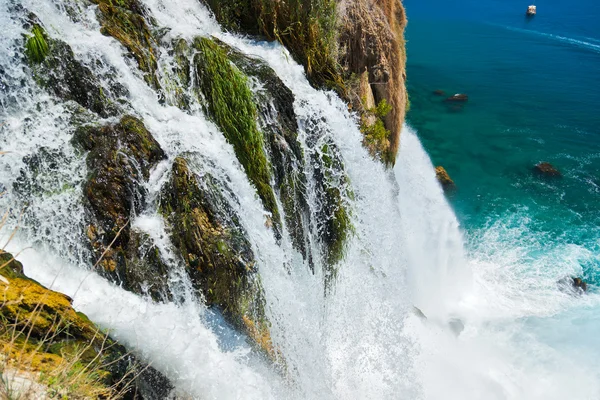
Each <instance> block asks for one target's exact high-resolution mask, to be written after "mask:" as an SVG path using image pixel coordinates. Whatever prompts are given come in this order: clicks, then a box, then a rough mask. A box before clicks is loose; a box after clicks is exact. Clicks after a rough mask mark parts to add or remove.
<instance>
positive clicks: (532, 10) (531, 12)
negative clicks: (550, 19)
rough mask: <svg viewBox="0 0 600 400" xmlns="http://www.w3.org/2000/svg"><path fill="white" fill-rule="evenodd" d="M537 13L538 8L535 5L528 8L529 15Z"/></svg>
mask: <svg viewBox="0 0 600 400" xmlns="http://www.w3.org/2000/svg"><path fill="white" fill-rule="evenodd" d="M536 13H537V7H536V6H534V5H531V6H529V7H527V15H535V14H536Z"/></svg>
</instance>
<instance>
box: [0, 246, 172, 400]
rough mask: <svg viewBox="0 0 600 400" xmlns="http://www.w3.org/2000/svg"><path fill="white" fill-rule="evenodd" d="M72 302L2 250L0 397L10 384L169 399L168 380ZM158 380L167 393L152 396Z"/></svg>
mask: <svg viewBox="0 0 600 400" xmlns="http://www.w3.org/2000/svg"><path fill="white" fill-rule="evenodd" d="M71 302H72V300H71V299H70V298H69V297H68V296H66V295H63V294H61V293H58V292H55V291H52V290H49V289H47V288H45V287H44V286H42V285H40V284H39V283H37V282H36V281H34V280H31V279H29V278H28V277H27V276H25V275H24V273H23V265H22V264H21V263H20V262H18V261H16V260H14V258H13V256H12V255H11V254H9V253H6V252H4V251H2V250H0V320H1V321H2V324H0V370H1V371H2V375H3V377H2V383H1V384H0V395H2V394H3V389H7V388H8V389H10V390H12V391H13V392H12V394H13V395H15V394H17V393H18V394H20V395H22V396H23V397H22V398H30V396H33V397H35V395H40V396H41V395H48V396H51V397H60V398H108V397H110V398H112V397H113V396H116V395H120V396H121V398H124V399H138V400H142V399H144V398H146V399H156V398H166V397H167V394H168V391H169V390H170V389H172V386H171V385H170V383H169V382H168V380H167V379H166V378H165V377H164V376H163V375H161V374H160V373H158V372H157V371H156V370H154V369H152V368H151V367H149V366H144V365H142V364H140V363H139V362H138V361H136V359H135V356H133V355H132V354H130V353H129V352H128V351H127V349H126V348H125V347H123V346H121V345H120V344H118V343H117V342H115V341H114V340H113V339H111V338H110V337H108V336H107V335H106V334H105V333H103V332H102V331H101V330H100V329H99V328H98V327H96V326H95V325H94V324H93V323H92V322H91V321H90V320H89V319H88V318H87V317H86V316H85V315H84V314H82V313H79V312H77V311H75V310H74V309H73V307H72V305H71ZM12 380H14V386H13V382H12ZM153 382H160V383H161V384H162V385H164V386H165V388H166V391H162V393H163V396H162V397H151V396H153V395H154V394H156V393H161V392H160V391H159V390H158V388H156V389H152V387H155V386H156V385H154V384H153ZM169 388H170V389H169ZM15 392H17V393H15ZM144 393H147V394H150V396H145V394H144ZM20 398H21V397H20ZM35 398H37V397H35ZM44 398H45V397H44Z"/></svg>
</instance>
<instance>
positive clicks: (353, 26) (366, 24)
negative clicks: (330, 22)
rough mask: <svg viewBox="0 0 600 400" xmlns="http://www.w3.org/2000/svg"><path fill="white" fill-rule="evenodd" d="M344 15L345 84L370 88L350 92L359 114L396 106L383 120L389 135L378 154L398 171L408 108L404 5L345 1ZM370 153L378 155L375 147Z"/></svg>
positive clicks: (341, 21)
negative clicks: (352, 81)
mask: <svg viewBox="0 0 600 400" xmlns="http://www.w3.org/2000/svg"><path fill="white" fill-rule="evenodd" d="M338 15H339V48H340V50H339V60H340V63H341V65H342V69H343V74H344V76H345V77H346V79H345V80H346V81H348V78H349V77H351V76H356V77H358V78H359V79H360V80H361V82H362V81H363V80H364V81H366V82H367V83H368V84H367V85H365V84H364V83H363V84H361V85H359V86H358V87H353V86H349V93H348V97H349V99H350V101H351V104H352V106H353V108H354V109H355V110H356V111H358V112H359V113H364V112H365V111H366V110H369V109H372V108H373V106H374V105H378V104H380V102H382V101H384V100H385V101H386V102H387V104H389V105H390V106H391V109H390V110H389V112H388V113H387V114H386V115H384V116H380V117H379V118H380V119H381V120H382V122H383V124H384V126H385V129H386V130H387V131H388V134H387V137H385V138H382V139H380V141H381V142H383V143H382V144H380V145H379V146H377V147H379V148H377V147H375V149H376V150H377V151H376V152H377V153H378V155H379V156H380V157H381V159H382V160H383V161H384V162H385V163H386V164H388V165H393V164H394V163H395V160H396V153H397V151H398V146H399V144H400V131H401V129H402V124H403V122H404V115H405V113H406V107H407V104H408V95H407V91H406V84H405V81H406V71H405V67H406V51H405V48H404V28H405V27H406V14H405V12H404V8H403V7H402V4H401V3H400V1H398V0H384V1H375V0H341V1H339V3H338ZM369 99H373V100H372V102H373V103H372V104H370V103H371V102H369V101H368V100H369ZM365 100H366V101H365ZM369 149H370V150H371V151H372V152H373V147H369Z"/></svg>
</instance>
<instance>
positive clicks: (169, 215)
mask: <svg viewBox="0 0 600 400" xmlns="http://www.w3.org/2000/svg"><path fill="white" fill-rule="evenodd" d="M223 188H224V185H223V184H221V183H219V182H217V181H216V180H215V179H214V178H212V177H211V176H210V175H208V174H204V175H203V176H202V177H200V176H198V175H196V174H195V173H194V172H193V171H192V170H191V169H190V166H189V163H188V161H187V160H186V159H184V158H181V157H178V158H176V159H175V162H174V163H173V170H172V173H171V178H170V180H169V181H168V182H167V184H166V185H165V187H163V189H162V193H161V198H160V205H159V210H160V212H161V213H162V214H163V216H164V217H165V220H166V222H167V225H168V228H169V234H170V236H171V241H172V243H173V245H174V246H175V247H176V248H177V249H178V250H179V253H180V255H181V257H182V258H183V260H184V261H185V264H186V267H187V270H188V273H189V275H190V278H191V280H192V283H193V285H194V286H195V288H196V289H198V290H199V291H201V292H202V294H203V295H204V298H205V300H206V304H207V305H209V306H217V307H218V308H220V309H221V310H222V311H223V314H224V315H225V317H226V318H227V319H228V320H229V321H231V322H232V323H233V324H234V325H235V326H236V327H238V328H241V329H243V330H245V331H246V333H248V335H249V336H250V337H251V338H252V339H253V340H254V341H255V342H256V344H257V345H258V346H259V347H261V348H262V349H263V350H264V351H265V352H266V353H267V354H269V355H270V356H274V355H275V352H274V350H273V347H272V344H271V339H270V333H269V327H268V321H267V320H266V318H265V314H264V299H263V293H262V287H261V285H260V281H259V279H258V276H257V274H256V267H255V265H254V264H255V259H254V253H253V251H252V247H251V245H250V243H249V242H248V240H247V239H246V236H247V234H246V232H245V231H244V229H243V228H242V226H241V224H240V221H239V217H238V216H237V214H236V213H235V211H234V210H233V209H232V208H231V207H230V206H229V205H228V203H227V201H226V200H225V199H224V198H223V194H222V193H221V190H224V189H223Z"/></svg>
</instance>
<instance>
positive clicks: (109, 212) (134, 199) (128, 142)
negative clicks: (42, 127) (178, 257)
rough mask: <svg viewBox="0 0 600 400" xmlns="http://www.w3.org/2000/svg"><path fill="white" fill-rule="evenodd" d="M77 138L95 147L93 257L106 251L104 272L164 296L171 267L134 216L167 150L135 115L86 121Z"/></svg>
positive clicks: (89, 196) (91, 165)
mask: <svg viewBox="0 0 600 400" xmlns="http://www.w3.org/2000/svg"><path fill="white" fill-rule="evenodd" d="M73 141H74V143H75V144H76V145H77V146H79V147H80V148H82V149H84V150H87V151H89V153H88V155H87V158H86V163H87V166H88V169H89V171H90V174H89V176H88V179H87V181H86V183H85V185H84V196H85V200H86V201H85V203H84V204H85V206H86V210H87V220H88V223H89V226H88V229H87V232H86V236H87V238H88V240H89V243H90V245H91V247H92V249H93V253H94V257H95V259H94V260H93V261H95V260H98V259H99V258H100V257H101V256H102V255H103V257H102V259H101V260H100V261H99V266H100V267H101V268H100V270H101V273H102V274H104V275H105V276H107V277H109V278H110V279H112V280H113V281H115V282H117V283H119V284H122V285H123V287H125V288H126V289H128V290H132V291H134V292H136V293H144V290H143V288H150V289H149V294H151V295H152V297H153V298H155V299H157V300H160V299H161V297H162V296H161V293H163V292H164V290H165V287H166V273H167V271H168V267H167V266H166V265H164V263H163V262H162V261H161V258H160V254H159V253H158V250H157V249H156V247H155V246H154V245H153V244H152V243H151V241H150V239H149V238H148V237H147V236H145V235H144V234H142V233H141V232H138V231H134V230H132V229H131V227H130V225H129V222H130V218H131V217H132V216H133V215H134V214H139V213H140V212H141V211H142V210H143V209H144V205H145V197H146V192H145V189H144V188H143V186H142V184H143V183H144V182H145V181H146V180H147V179H148V178H149V175H150V170H151V168H152V167H154V166H155V165H156V164H157V163H158V162H159V161H161V160H163V159H164V158H166V156H165V153H164V152H163V150H162V149H161V148H160V145H159V144H158V142H156V140H155V139H154V138H153V137H152V135H151V134H150V132H148V130H147V129H146V128H145V126H144V124H143V123H142V121H140V120H139V119H137V118H135V117H132V116H125V117H123V118H122V119H121V121H120V122H119V123H118V124H115V125H106V126H102V127H94V126H92V127H90V126H87V127H81V128H79V129H78V130H77V132H76V134H75V136H74V138H73ZM111 243H112V246H111ZM142 279H143V280H142Z"/></svg>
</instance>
